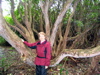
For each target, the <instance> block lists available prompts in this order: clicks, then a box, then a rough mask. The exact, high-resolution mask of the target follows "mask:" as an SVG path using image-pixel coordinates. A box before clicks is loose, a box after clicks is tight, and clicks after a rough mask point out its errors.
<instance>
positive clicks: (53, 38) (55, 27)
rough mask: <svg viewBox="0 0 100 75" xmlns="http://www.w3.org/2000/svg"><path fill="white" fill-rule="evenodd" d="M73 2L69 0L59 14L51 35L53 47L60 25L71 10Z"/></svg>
mask: <svg viewBox="0 0 100 75" xmlns="http://www.w3.org/2000/svg"><path fill="white" fill-rule="evenodd" d="M72 2H73V0H67V2H66V3H65V5H64V8H63V9H62V10H61V12H60V13H59V15H58V17H57V19H56V22H55V23H54V27H53V30H52V34H51V37H50V42H51V46H53V44H54V40H55V37H56V36H55V35H56V33H57V30H58V27H59V24H60V23H61V21H62V19H63V17H64V15H65V13H66V11H67V10H68V9H69V6H70V5H71V3H72Z"/></svg>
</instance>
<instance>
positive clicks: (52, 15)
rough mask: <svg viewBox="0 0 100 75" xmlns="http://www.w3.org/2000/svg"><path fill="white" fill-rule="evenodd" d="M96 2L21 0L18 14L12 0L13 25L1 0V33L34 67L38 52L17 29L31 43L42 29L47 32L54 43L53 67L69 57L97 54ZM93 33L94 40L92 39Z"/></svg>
mask: <svg viewBox="0 0 100 75" xmlns="http://www.w3.org/2000/svg"><path fill="white" fill-rule="evenodd" d="M97 1H98V0H94V2H92V1H91V0H90V1H88V0H82V1H81V0H58V1H55V0H23V1H21V0H19V5H18V7H17V12H18V14H17V15H16V14H15V6H14V4H15V2H14V0H10V2H11V16H12V19H13V21H14V25H10V24H9V23H7V22H6V20H5V19H4V17H3V15H2V7H1V3H2V1H1V0H0V36H2V37H3V38H4V39H5V40H6V41H7V42H8V43H9V44H11V46H13V47H14V48H15V49H16V50H17V51H18V53H19V55H21V59H23V61H24V62H25V63H27V64H29V65H31V66H34V64H33V59H34V57H35V56H36V54H35V52H33V53H32V52H31V50H30V49H29V48H27V47H26V46H25V45H24V44H23V42H22V41H21V38H20V37H19V36H18V35H17V34H15V32H14V31H13V30H17V31H18V32H19V34H21V36H22V37H24V39H25V40H27V41H28V42H30V43H32V42H35V41H36V40H37V37H35V36H36V35H37V33H38V32H39V31H44V32H46V34H47V36H48V37H47V40H48V41H50V42H51V46H52V56H53V59H52V60H51V65H50V66H51V67H54V66H56V65H57V64H59V63H60V61H61V60H63V59H64V58H65V57H67V56H70V57H74V58H87V57H94V56H97V55H99V54H100V44H97V43H99V42H98V41H100V39H98V38H99V36H100V29H99V27H100V24H99V23H97V22H96V20H97V17H98V15H97V14H98V13H96V12H98V10H99V9H98V8H97V9H98V10H93V9H94V7H91V5H93V6H95V5H98V2H99V1H98V2H97ZM87 2H88V3H87ZM71 9H73V10H72V11H71ZM89 9H91V10H89ZM79 11H80V12H79ZM87 12H88V13H87ZM18 16H19V17H18ZM94 16H95V17H94ZM19 19H20V20H19ZM96 28H97V29H96ZM93 30H94V33H93ZM92 35H93V38H94V39H92V40H91V39H90V38H92V37H91V36H92ZM91 41H92V43H93V44H91V43H90V42H91ZM94 41H96V42H94ZM88 44H90V46H89V45H88ZM88 46H89V47H90V48H89V47H88ZM79 48H81V49H79ZM83 48H86V49H83Z"/></svg>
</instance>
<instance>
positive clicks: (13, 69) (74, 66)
mask: <svg viewBox="0 0 100 75" xmlns="http://www.w3.org/2000/svg"><path fill="white" fill-rule="evenodd" d="M0 49H2V50H3V52H1V54H0V55H2V54H3V55H2V56H0V64H1V65H0V75H35V68H33V67H31V66H29V65H27V64H25V63H23V62H22V61H21V60H20V57H19V55H18V53H17V52H16V50H14V49H13V48H7V47H6V48H2V47H0ZM73 59H74V60H73ZM90 60H91V58H85V59H75V58H70V57H67V58H65V59H64V60H63V61H62V62H61V63H60V64H59V65H57V66H56V67H53V68H48V75H85V72H87V70H88V68H89V65H90ZM96 75H100V72H99V70H98V71H97V74H96Z"/></svg>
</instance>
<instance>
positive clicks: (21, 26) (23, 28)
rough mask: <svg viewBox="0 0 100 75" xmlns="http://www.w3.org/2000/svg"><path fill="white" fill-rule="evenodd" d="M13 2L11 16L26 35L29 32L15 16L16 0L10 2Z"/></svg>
mask: <svg viewBox="0 0 100 75" xmlns="http://www.w3.org/2000/svg"><path fill="white" fill-rule="evenodd" d="M10 1H11V15H12V18H13V19H14V22H15V23H16V26H18V28H20V29H21V30H22V31H23V32H24V33H25V32H26V31H27V30H26V29H25V27H24V26H23V25H22V24H20V23H19V22H18V20H17V19H16V17H15V15H14V0H10Z"/></svg>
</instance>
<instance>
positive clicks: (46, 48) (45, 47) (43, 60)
mask: <svg viewBox="0 0 100 75" xmlns="http://www.w3.org/2000/svg"><path fill="white" fill-rule="evenodd" d="M24 44H26V45H27V46H28V47H30V48H32V49H36V53H37V57H36V58H35V64H36V65H43V66H49V65H50V59H51V46H50V42H47V41H44V42H43V43H40V41H38V42H36V43H28V42H27V41H24Z"/></svg>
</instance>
